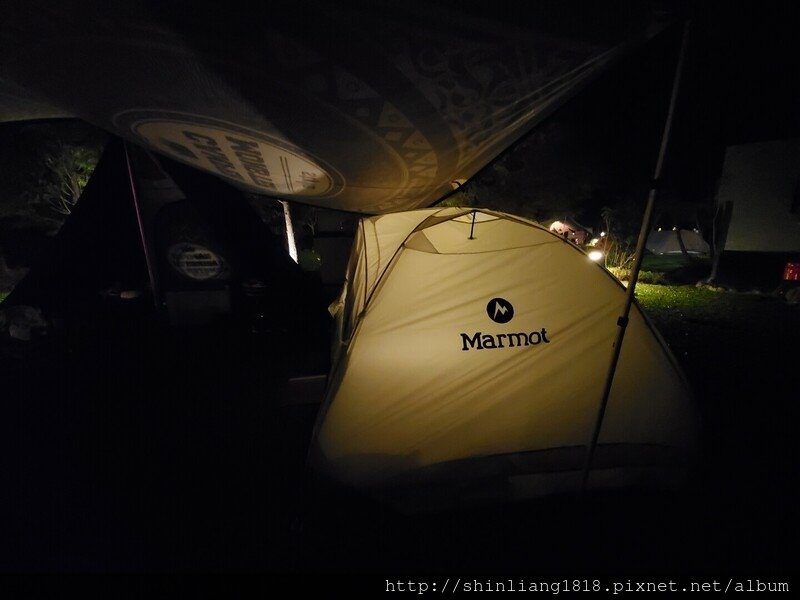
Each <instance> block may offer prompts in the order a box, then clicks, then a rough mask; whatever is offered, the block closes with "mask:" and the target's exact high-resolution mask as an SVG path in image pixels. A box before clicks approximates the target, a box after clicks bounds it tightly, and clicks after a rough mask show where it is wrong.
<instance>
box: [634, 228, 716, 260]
mask: <svg viewBox="0 0 800 600" xmlns="http://www.w3.org/2000/svg"><path fill="white" fill-rule="evenodd" d="M681 239H682V240H683V245H684V247H685V248H686V251H687V252H691V253H693V254H708V253H709V245H708V242H706V241H705V240H704V239H703V238H702V237H701V236H700V235H699V234H697V233H695V232H694V231H691V230H689V229H681ZM646 247H647V249H648V250H650V252H653V253H654V254H679V253H680V252H681V245H680V243H679V242H678V232H677V231H675V230H672V231H651V232H650V235H649V236H647V245H646Z"/></svg>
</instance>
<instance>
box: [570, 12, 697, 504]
mask: <svg viewBox="0 0 800 600" xmlns="http://www.w3.org/2000/svg"><path fill="white" fill-rule="evenodd" d="M689 26H690V22H689V21H686V22H685V23H684V26H683V38H682V39H681V49H680V55H679V57H678V64H677V66H676V67H675V77H674V79H673V81H672V95H671V96H670V99H669V109H668V110H667V120H666V122H665V123H664V132H663V134H662V135H661V147H660V148H659V151H658V161H657V162H656V168H655V174H654V176H653V185H652V187H651V188H650V193H649V194H648V197H647V207H646V208H645V211H644V217H643V218H642V227H641V229H640V230H639V240H638V242H637V244H636V258H635V260H634V263H633V269H631V276H630V280H629V281H628V293H627V295H626V297H625V307H624V309H623V311H622V315H621V316H620V317H619V318H618V319H617V327H618V329H617V338H616V340H615V341H614V352H613V354H612V356H611V364H610V365H609V367H608V373H607V375H606V381H605V385H604V386H603V396H602V399H601V401H600V408H599V410H598V411H597V418H596V420H595V425H594V431H593V432H592V441H591V442H590V444H589V448H588V450H587V452H586V461H585V463H584V465H583V474H582V476H581V493H584V492H585V491H586V484H587V483H588V481H589V472H590V471H591V469H592V462H593V461H594V454H595V451H596V449H597V440H598V439H599V438H600V431H601V429H602V428H603V418H604V417H605V413H606V406H607V405H608V398H609V396H610V395H611V387H612V385H613V384H614V374H615V373H616V371H617V364H618V363H619V356H620V353H621V352H622V341H623V339H624V338H625V329H626V328H627V327H628V317H629V316H630V312H631V305H632V304H633V299H634V293H635V292H636V282H637V281H638V279H639V270H640V269H641V267H642V257H643V255H644V246H645V243H646V241H647V235H648V233H649V232H650V222H651V220H652V217H653V205H654V204H655V200H656V190H657V186H658V184H659V180H660V178H661V171H662V169H663V166H664V157H665V155H666V153H667V145H668V143H669V137H670V133H671V131H672V120H673V116H674V114H675V104H676V101H677V99H678V89H679V88H680V82H681V74H682V73H683V63H684V59H685V57H686V46H687V43H688V40H689Z"/></svg>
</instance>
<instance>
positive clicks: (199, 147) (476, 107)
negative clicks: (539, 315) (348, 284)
mask: <svg viewBox="0 0 800 600" xmlns="http://www.w3.org/2000/svg"><path fill="white" fill-rule="evenodd" d="M660 17H664V15H663V14H662V15H657V14H656V13H655V12H654V11H653V10H652V8H651V6H650V5H649V4H648V3H642V2H634V1H630V0H615V1H613V2H603V3H602V4H600V3H586V2H575V1H567V2H555V3H553V2H547V3H539V2H537V3H535V4H522V3H516V4H509V5H501V6H498V5H496V4H494V3H465V2H449V1H445V0H430V1H427V2H424V3H423V2H384V1H377V2H370V3H362V2H358V1H355V0H350V1H340V2H321V1H320V2H317V1H301V2H268V3H261V4H258V3H256V4H254V3H243V2H236V1H233V2H226V3H223V4H221V5H219V6H218V7H216V8H215V9H214V10H212V11H207V10H206V11H204V10H202V9H200V8H199V7H197V6H196V5H195V4H194V3H189V2H159V3H148V2H145V3H142V2H135V3H108V2H92V1H88V2H87V1H86V0H81V1H80V2H78V1H77V0H65V1H61V2H51V1H48V0H24V1H22V0H12V1H9V2H4V4H3V15H2V19H0V121H9V120H15V119H30V118H37V117H38V118H45V117H61V116H65V115H72V116H75V117H79V118H82V119H85V120H87V121H89V122H91V123H94V124H96V125H98V126H100V127H103V128H104V129H106V130H108V131H110V132H112V133H114V134H117V135H119V136H122V137H124V138H127V139H129V140H132V141H134V142H136V143H138V144H140V145H143V146H145V147H147V148H149V149H151V150H155V151H157V152H160V153H162V154H165V155H167V156H169V157H170V158H173V159H176V160H179V161H182V162H184V163H187V164H190V165H193V166H195V167H197V168H199V169H202V170H205V171H208V172H211V173H213V174H215V175H217V176H219V177H222V178H224V179H225V180H227V181H229V182H231V183H233V184H235V185H237V186H239V187H240V188H242V189H246V190H249V191H253V192H257V193H261V194H266V195H270V196H275V197H280V198H286V199H294V200H298V201H302V202H306V203H310V204H315V205H319V206H324V207H330V208H335V209H343V210H350V211H356V212H364V213H386V212H392V211H398V210H406V209H410V208H415V207H420V206H428V205H430V204H432V203H433V202H434V201H436V200H437V199H439V198H441V197H442V196H443V195H445V194H446V193H448V192H449V191H451V190H452V189H453V185H454V182H463V181H464V180H466V179H468V178H470V177H471V176H472V175H474V174H475V173H476V172H477V171H478V170H479V169H481V168H482V167H484V166H485V165H487V164H488V163H489V162H490V161H491V160H492V159H494V158H495V157H496V156H497V155H498V154H499V153H500V152H502V151H503V150H505V149H506V148H508V147H509V146H510V145H511V144H512V143H513V142H514V141H516V140H517V139H519V138H520V137H521V136H522V135H523V134H525V133H526V132H528V131H529V130H530V129H531V128H532V127H533V126H534V125H535V124H536V123H538V122H540V121H541V120H542V119H543V118H544V117H545V116H546V115H547V114H549V113H550V112H551V111H552V110H553V109H554V108H556V107H557V106H560V105H561V104H563V103H564V102H565V101H566V100H567V99H568V98H570V97H571V96H572V95H573V94H574V93H576V92H577V91H578V90H580V89H581V88H582V87H583V86H584V85H585V84H586V83H587V82H589V81H590V80H591V79H592V78H593V77H595V76H596V75H597V74H599V73H600V72H602V71H603V69H604V68H606V67H607V66H608V65H610V64H612V63H613V61H614V60H615V59H616V58H618V57H620V56H623V55H624V54H625V53H626V52H627V51H628V50H630V49H632V48H634V47H635V46H636V45H637V44H638V43H640V42H643V41H645V40H647V39H649V38H650V37H651V36H652V35H654V34H655V33H657V32H658V31H659V30H660V29H661V28H662V23H665V22H667V20H666V19H663V20H662V19H660Z"/></svg>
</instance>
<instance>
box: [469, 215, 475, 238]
mask: <svg viewBox="0 0 800 600" xmlns="http://www.w3.org/2000/svg"><path fill="white" fill-rule="evenodd" d="M474 231H475V211H474V210H473V211H472V225H470V226H469V239H471V240H474V239H475V236H473V235H472V233H473V232H474Z"/></svg>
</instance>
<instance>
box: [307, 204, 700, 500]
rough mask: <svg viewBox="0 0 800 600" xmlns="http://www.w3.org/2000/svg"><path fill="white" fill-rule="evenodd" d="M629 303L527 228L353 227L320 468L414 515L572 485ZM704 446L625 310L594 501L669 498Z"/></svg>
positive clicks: (495, 224)
mask: <svg viewBox="0 0 800 600" xmlns="http://www.w3.org/2000/svg"><path fill="white" fill-rule="evenodd" d="M625 296H626V292H625V289H624V288H623V286H622V285H620V284H619V282H618V281H617V280H616V279H614V278H613V277H612V276H611V275H610V274H609V273H608V272H607V271H606V270H605V269H604V268H603V267H602V266H600V265H598V264H596V263H594V262H592V261H591V260H589V258H588V257H587V255H586V254H585V253H584V252H583V251H582V250H580V249H579V248H577V247H576V246H574V245H573V244H571V243H570V242H568V241H565V240H563V239H562V238H561V237H559V236H558V235H555V234H554V233H552V232H550V231H548V230H547V229H545V228H543V227H541V226H539V225H537V224H535V223H533V222H530V221H527V220H525V219H521V218H519V217H514V216H511V215H508V214H503V213H499V212H494V211H490V210H483V209H475V210H473V209H460V208H445V209H428V210H417V211H409V212H401V213H394V214H390V215H383V216H377V217H370V218H365V219H363V220H362V221H361V224H360V226H359V229H358V233H357V236H356V239H355V242H354V246H353V252H352V255H351V258H350V262H349V265H348V272H347V280H346V283H345V286H344V288H343V291H342V294H341V296H340V298H339V300H338V302H337V303H336V304H335V305H334V306H333V307H332V312H333V313H334V314H335V318H336V323H337V333H336V338H337V340H336V344H335V348H334V366H333V370H332V373H331V377H330V380H329V385H328V390H327V394H326V398H325V401H324V403H323V405H322V409H321V411H320V415H319V417H318V421H317V427H316V431H315V434H314V438H313V440H312V447H311V453H310V462H311V465H312V467H314V468H315V469H317V470H318V471H321V472H322V473H324V474H326V475H328V476H330V477H332V478H333V479H335V480H337V481H338V482H340V483H344V484H346V485H350V486H354V487H356V488H359V489H362V490H366V491H369V492H371V493H376V494H379V495H382V496H385V497H387V498H389V499H390V500H391V501H393V502H397V503H400V504H406V505H408V502H413V503H415V505H416V507H434V506H442V505H450V504H452V503H454V502H455V503H459V502H463V501H470V500H473V499H498V498H500V499H516V498H524V497H530V496H540V495H544V494H548V493H555V492H567V491H573V490H578V489H580V486H581V469H582V466H583V464H584V460H585V457H586V452H587V446H588V445H589V444H590V440H591V438H592V432H593V427H594V425H595V418H596V414H597V406H598V404H599V402H600V399H601V395H602V392H603V382H604V378H605V375H606V372H607V370H608V367H609V361H610V357H611V355H612V351H613V344H614V340H615V335H616V330H617V317H618V316H619V314H620V311H621V309H622V307H623V305H624V304H625ZM697 432H698V419H697V413H696V409H695V407H694V404H693V401H692V399H691V394H690V392H689V390H688V388H687V385H686V383H685V380H684V378H683V376H682V375H681V373H680V370H679V368H678V366H677V365H676V363H675V361H674V358H673V357H672V355H671V354H670V352H669V350H668V349H667V348H666V347H665V345H664V343H663V341H662V340H661V338H660V337H659V336H658V334H657V333H656V331H655V330H654V329H653V327H652V325H651V324H650V323H649V322H648V321H647V319H646V318H645V317H644V315H643V314H642V312H641V310H639V307H638V306H636V305H634V306H633V310H632V311H631V314H630V322H629V325H628V328H627V335H626V338H625V343H624V345H623V347H622V353H621V357H620V360H619V364H618V366H617V371H616V375H615V379H614V382H613V387H612V389H611V394H610V398H609V401H608V406H607V410H606V413H605V419H604V421H603V426H602V430H601V433H600V437H599V440H598V446H597V449H596V452H595V455H594V461H593V469H592V471H591V473H590V476H589V479H588V487H589V489H597V488H606V487H619V486H627V485H637V484H645V485H656V486H669V487H672V486H674V485H675V484H677V483H679V482H680V481H681V480H682V479H683V478H684V476H685V475H686V472H687V464H688V463H689V460H690V458H691V456H692V454H693V452H694V448H695V443H696V437H697ZM420 502H421V504H420Z"/></svg>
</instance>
